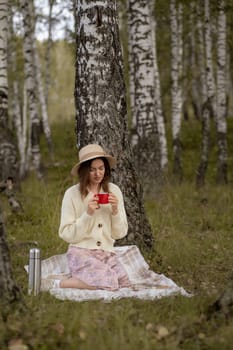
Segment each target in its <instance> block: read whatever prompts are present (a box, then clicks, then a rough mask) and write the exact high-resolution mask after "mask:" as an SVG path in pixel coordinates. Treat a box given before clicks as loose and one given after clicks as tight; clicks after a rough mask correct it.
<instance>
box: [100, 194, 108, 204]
mask: <svg viewBox="0 0 233 350" xmlns="http://www.w3.org/2000/svg"><path fill="white" fill-rule="evenodd" d="M97 196H98V198H99V199H98V203H99V204H108V193H98V194H97Z"/></svg>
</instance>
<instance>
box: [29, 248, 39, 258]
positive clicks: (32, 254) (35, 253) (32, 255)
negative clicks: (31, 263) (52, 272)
mask: <svg viewBox="0 0 233 350" xmlns="http://www.w3.org/2000/svg"><path fill="white" fill-rule="evenodd" d="M29 257H30V259H31V258H32V259H39V258H40V249H39V248H32V249H30V251H29Z"/></svg>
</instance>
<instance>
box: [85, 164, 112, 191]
mask: <svg viewBox="0 0 233 350" xmlns="http://www.w3.org/2000/svg"><path fill="white" fill-rule="evenodd" d="M95 159H101V160H102V161H103V162H104V168H105V172H104V178H103V180H102V182H101V186H102V188H103V190H104V192H109V182H110V178H111V169H110V166H109V163H108V160H107V159H106V158H104V157H97V158H94V159H90V160H87V161H86V162H83V163H82V164H80V167H79V169H78V177H79V186H80V192H81V196H82V197H83V198H85V197H86V196H87V195H88V185H89V175H90V169H91V163H92V162H93V160H95Z"/></svg>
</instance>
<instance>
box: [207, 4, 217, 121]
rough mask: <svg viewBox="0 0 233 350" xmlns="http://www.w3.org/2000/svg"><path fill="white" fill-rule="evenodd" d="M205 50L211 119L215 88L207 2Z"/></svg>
mask: <svg viewBox="0 0 233 350" xmlns="http://www.w3.org/2000/svg"><path fill="white" fill-rule="evenodd" d="M205 48H206V83H207V98H208V99H209V101H210V104H211V106H212V113H213V115H212V117H214V118H215V117H216V88H215V81H214V70H213V59H212V37H211V22H210V6H209V0H205Z"/></svg>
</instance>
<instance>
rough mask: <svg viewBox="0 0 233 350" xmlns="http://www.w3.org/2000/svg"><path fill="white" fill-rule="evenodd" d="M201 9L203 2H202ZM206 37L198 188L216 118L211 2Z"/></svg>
mask: <svg viewBox="0 0 233 350" xmlns="http://www.w3.org/2000/svg"><path fill="white" fill-rule="evenodd" d="M199 6H200V7H201V6H202V2H200V5H199ZM204 21H205V25H204V37H205V49H206V50H205V61H206V66H205V68H206V74H205V77H206V100H205V101H204V103H203V109H202V110H203V112H202V149H201V161H200V164H199V167H198V170H197V178H196V182H197V185H198V186H202V185H204V183H205V174H206V170H207V167H208V162H209V148H210V117H211V116H212V117H214V118H215V116H216V113H215V111H216V103H215V83H214V75H213V64H212V44H211V42H212V41H211V30H210V9H209V0H205V16H204Z"/></svg>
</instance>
